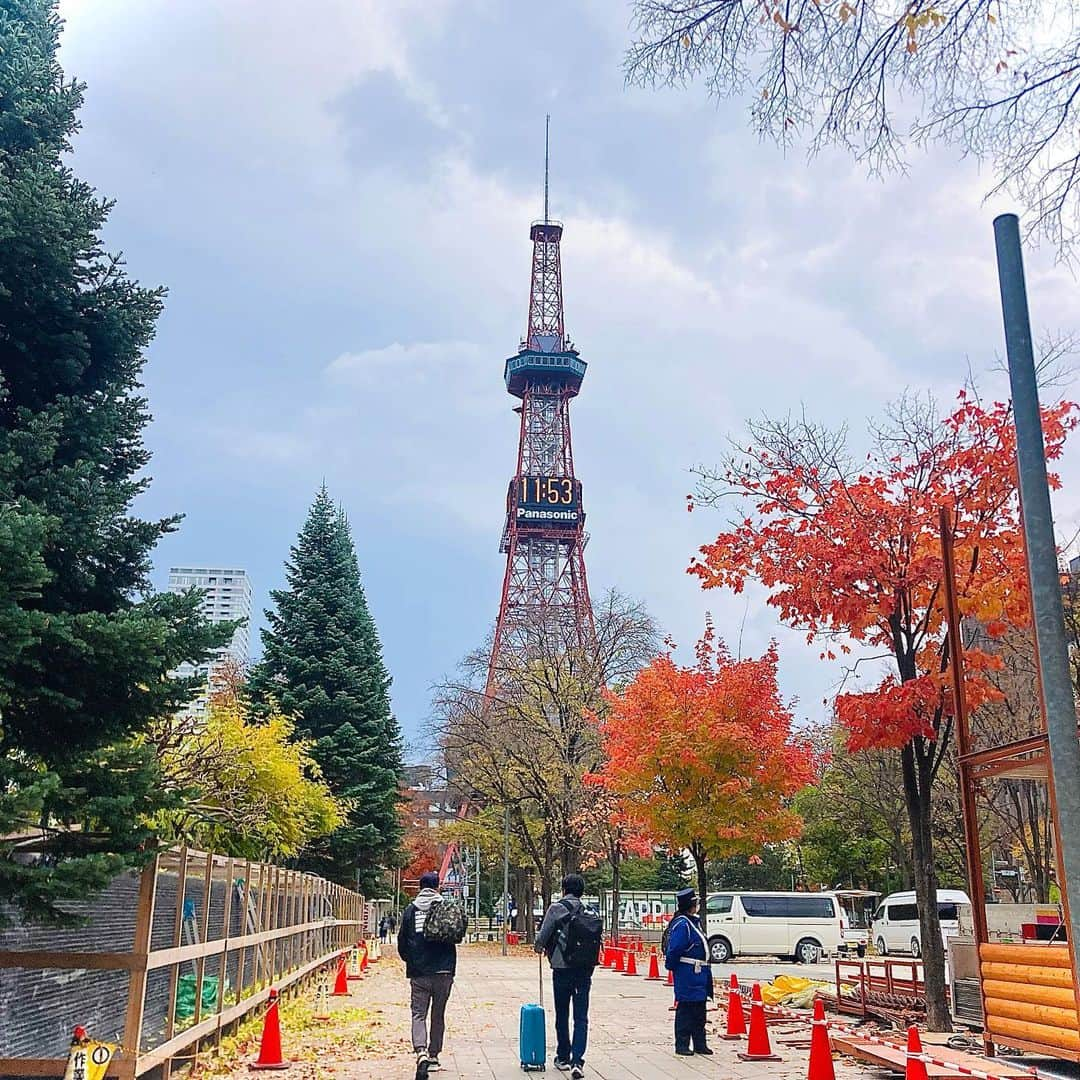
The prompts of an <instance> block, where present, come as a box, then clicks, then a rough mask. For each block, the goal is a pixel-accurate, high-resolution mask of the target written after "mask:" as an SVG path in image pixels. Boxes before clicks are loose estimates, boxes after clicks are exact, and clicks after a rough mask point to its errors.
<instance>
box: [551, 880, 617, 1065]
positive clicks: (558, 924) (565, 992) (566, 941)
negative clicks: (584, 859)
mask: <svg viewBox="0 0 1080 1080" xmlns="http://www.w3.org/2000/svg"><path fill="white" fill-rule="evenodd" d="M562 887H563V897H562V899H561V900H556V901H555V903H553V904H552V905H551V907H549V908H548V909H547V914H545V915H544V921H543V923H542V924H541V926H540V931H539V933H538V934H537V935H536V951H537V952H543V953H547V957H548V960H549V962H550V963H551V981H552V984H553V988H554V993H553V996H554V999H555V1039H556V1046H555V1068H556V1069H558V1070H559V1071H560V1072H569V1073H570V1075H571V1077H573V1080H581V1077H583V1076H584V1075H585V1046H586V1043H587V1041H588V1038H589V991H590V989H591V988H592V975H593V969H594V968H595V967H596V965H597V963H598V962H599V959H600V942H601V939H602V938H603V933H604V927H603V923H602V922H601V919H600V916H599V915H597V914H596V912H594V911H590V910H589V909H588V908H586V907H585V905H584V904H582V902H581V897H582V895H583V894H584V892H585V879H584V878H583V877H582V876H581V875H580V874H567V875H566V877H564V878H563V882H562ZM571 1004H572V1005H573V1012H574V1031H573V1036H571V1034H570V1006H571Z"/></svg>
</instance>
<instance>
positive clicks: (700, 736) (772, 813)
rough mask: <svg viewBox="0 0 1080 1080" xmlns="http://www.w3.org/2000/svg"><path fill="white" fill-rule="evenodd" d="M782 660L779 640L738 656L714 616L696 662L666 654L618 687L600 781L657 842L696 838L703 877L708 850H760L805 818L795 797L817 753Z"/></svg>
mask: <svg viewBox="0 0 1080 1080" xmlns="http://www.w3.org/2000/svg"><path fill="white" fill-rule="evenodd" d="M776 670H777V652H776V646H775V644H773V645H770V647H769V649H768V650H767V651H766V653H765V655H764V656H762V657H760V658H759V659H753V660H750V659H748V660H736V659H734V658H733V657H732V656H731V654H730V653H729V652H728V650H727V648H726V647H725V646H724V644H723V642H720V641H714V639H713V634H712V631H711V628H710V630H709V631H707V633H706V635H705V638H704V639H703V640H702V642H701V643H700V644H699V646H698V663H697V664H696V665H695V666H693V667H680V666H679V665H677V664H676V663H675V662H674V660H673V659H672V658H671V656H670V654H664V655H662V656H659V657H657V659H655V660H654V661H653V662H652V663H651V664H649V666H648V667H646V668H643V669H642V670H641V671H640V672H639V673H638V674H637V676H636V677H635V679H634V681H633V682H632V683H630V685H629V686H628V687H626V689H625V690H623V691H622V692H621V693H611V692H609V693H608V695H607V702H608V711H607V715H606V716H605V717H604V719H603V720H602V721H600V722H599V723H600V731H601V734H602V737H603V745H604V752H605V754H606V762H605V764H604V766H603V768H602V769H601V770H600V771H599V772H598V774H597V780H596V782H598V783H600V784H602V785H603V787H604V788H605V790H606V791H608V792H610V793H611V794H613V795H616V796H618V797H619V798H620V799H621V800H622V802H623V806H624V812H625V813H626V814H627V815H629V817H630V818H631V819H634V820H636V821H638V822H640V823H641V826H642V827H643V829H644V831H645V832H647V833H648V834H649V835H650V836H651V837H652V838H653V839H655V840H656V841H657V842H660V843H664V844H668V845H671V846H673V847H676V848H679V847H686V848H689V850H690V852H691V854H692V855H693V856H694V859H695V862H696V863H697V864H698V871H699V878H701V877H702V874H703V866H704V859H705V858H706V857H713V858H719V857H723V856H726V855H732V854H736V853H739V852H747V853H748V852H752V851H755V850H758V849H760V847H761V846H762V845H763V844H766V843H771V842H775V841H778V840H786V839H789V838H791V837H794V836H797V835H798V834H799V832H800V830H801V827H802V822H801V820H800V819H799V817H798V815H797V814H796V813H795V812H794V811H793V810H792V809H791V808H790V806H789V805H788V801H789V799H790V797H791V796H792V795H794V794H795V793H796V792H797V791H799V790H800V789H801V788H803V787H805V786H806V785H807V784H809V783H810V782H811V781H812V780H813V778H814V768H813V761H812V755H811V751H810V748H809V746H808V745H807V744H806V743H805V742H803V741H802V740H800V739H798V738H796V737H795V736H794V735H793V734H792V731H791V723H792V717H791V712H790V711H789V709H788V707H787V706H786V705H785V704H784V702H783V701H782V700H781V698H780V692H779V688H778V686H777V681H776ZM702 887H703V883H702Z"/></svg>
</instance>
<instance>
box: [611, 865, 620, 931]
mask: <svg viewBox="0 0 1080 1080" xmlns="http://www.w3.org/2000/svg"><path fill="white" fill-rule="evenodd" d="M621 884H622V859H620V858H619V849H618V846H616V847H615V850H614V851H613V852H612V854H611V939H612V941H614V942H615V944H616V945H618V944H619V888H620V886H621Z"/></svg>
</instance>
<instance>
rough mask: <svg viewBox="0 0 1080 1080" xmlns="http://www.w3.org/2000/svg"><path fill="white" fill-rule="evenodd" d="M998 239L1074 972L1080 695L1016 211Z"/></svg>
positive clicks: (997, 226)
mask: <svg viewBox="0 0 1080 1080" xmlns="http://www.w3.org/2000/svg"><path fill="white" fill-rule="evenodd" d="M994 242H995V245H996V247H997V264H998V281H999V283H1000V285H1001V310H1002V314H1003V316H1004V319H1005V350H1006V354H1007V356H1008V360H1009V382H1010V383H1011V385H1012V399H1013V416H1014V418H1015V421H1016V467H1017V472H1018V473H1019V475H1020V505H1021V508H1022V516H1023V524H1024V544H1025V546H1026V548H1027V561H1028V577H1029V580H1030V582H1031V608H1032V614H1033V616H1034V621H1035V645H1036V648H1037V650H1038V656H1039V680H1040V682H1041V684H1042V697H1043V706H1044V711H1045V713H1046V718H1045V719H1046V733H1047V737H1048V742H1049V785H1050V797H1051V799H1055V801H1056V803H1057V842H1058V851H1057V856H1058V863H1059V865H1060V867H1061V873H1062V875H1063V880H1062V890H1061V896H1062V903H1063V904H1064V907H1065V920H1066V925H1067V927H1068V935H1069V949H1070V951H1071V952H1072V958H1073V971H1077V970H1080V968H1078V967H1077V950H1078V948H1080V741H1078V740H1077V735H1076V701H1075V699H1074V697H1073V686H1072V679H1071V678H1070V673H1069V647H1068V643H1067V641H1066V638H1065V612H1064V608H1063V606H1062V602H1061V573H1060V570H1059V569H1058V553H1057V543H1056V542H1055V540H1054V521H1053V518H1052V516H1051V513H1050V487H1049V485H1048V484H1047V481H1046V450H1045V447H1044V444H1043V430H1042V417H1041V414H1040V411H1039V391H1038V386H1037V385H1036V379H1035V356H1034V352H1033V350H1032V345H1031V321H1030V319H1029V317H1028V302H1027V288H1026V286H1025V285H1024V262H1023V257H1022V256H1021V254H1020V223H1019V221H1018V220H1017V217H1016V215H1015V214H1002V215H1001V216H1000V217H998V218H995V219H994ZM1070 899H1071V901H1072V903H1070V902H1069V901H1070Z"/></svg>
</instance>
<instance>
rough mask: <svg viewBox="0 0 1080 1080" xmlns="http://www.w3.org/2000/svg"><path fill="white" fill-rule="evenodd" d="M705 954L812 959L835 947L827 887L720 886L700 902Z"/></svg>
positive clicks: (833, 908)
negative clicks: (730, 889)
mask: <svg viewBox="0 0 1080 1080" xmlns="http://www.w3.org/2000/svg"><path fill="white" fill-rule="evenodd" d="M705 917H706V918H705V925H706V929H707V933H708V937H709V959H710V961H711V962H712V963H714V964H723V963H726V962H727V961H728V960H730V959H731V958H732V957H733V956H782V957H784V958H785V959H786V958H790V957H794V959H795V960H797V961H798V962H799V963H802V964H813V963H816V962H817V961H818V960H820V959H821V957H822V956H826V955H828V954H830V953H835V952H836V951H837V950H838V949H839V948H840V943H841V929H842V918H841V908H840V904H839V902H838V901H837V899H836V897H835V896H834V895H833V894H832V893H798V892H790V893H784V892H724V893H712V894H710V896H709V898H708V900H707V901H706V902H705Z"/></svg>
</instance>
